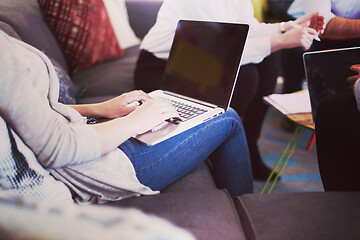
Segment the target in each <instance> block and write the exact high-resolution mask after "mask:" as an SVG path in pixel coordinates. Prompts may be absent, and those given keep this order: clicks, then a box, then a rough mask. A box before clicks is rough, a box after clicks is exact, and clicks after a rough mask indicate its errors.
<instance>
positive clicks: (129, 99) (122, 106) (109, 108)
mask: <svg viewBox="0 0 360 240" xmlns="http://www.w3.org/2000/svg"><path fill="white" fill-rule="evenodd" d="M150 99H151V97H150V96H149V95H148V94H146V93H145V92H143V91H141V90H135V91H131V92H128V93H124V94H122V95H120V96H118V97H115V98H113V99H110V100H108V101H105V102H102V103H100V104H99V109H100V110H101V112H102V113H101V115H102V117H106V118H118V117H123V116H126V115H128V114H129V113H131V112H132V111H134V110H135V109H136V108H137V107H138V106H137V105H138V104H136V105H133V106H128V105H129V104H131V103H137V102H146V101H148V100H150Z"/></svg>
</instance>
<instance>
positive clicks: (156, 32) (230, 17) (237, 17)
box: [140, 0, 279, 65]
mask: <svg viewBox="0 0 360 240" xmlns="http://www.w3.org/2000/svg"><path fill="white" fill-rule="evenodd" d="M180 19H187V20H200V21H219V22H234V23H243V24H249V25H250V31H249V35H248V39H247V42H246V46H245V50H244V54H243V57H242V65H245V64H248V63H259V62H261V61H262V60H263V59H264V58H265V57H267V56H268V55H270V53H271V43H270V36H272V35H275V34H278V33H279V28H278V26H277V25H276V24H265V23H259V21H258V20H257V19H256V18H255V17H254V8H253V6H252V3H251V1H250V0H236V1H235V0H221V1H218V0H196V1H193V0H166V1H164V3H163V5H162V6H161V8H160V10H159V13H158V16H157V20H156V23H155V25H154V26H153V27H152V28H151V29H150V31H149V33H148V34H147V35H146V36H145V38H144V39H143V41H142V43H141V46H140V48H141V49H144V50H146V51H149V52H151V53H153V54H154V55H155V56H156V57H157V58H161V59H168V57H169V52H170V48H171V44H172V40H173V38H174V35H175V30H176V25H177V23H178V21H179V20H180Z"/></svg>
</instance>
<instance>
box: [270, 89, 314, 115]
mask: <svg viewBox="0 0 360 240" xmlns="http://www.w3.org/2000/svg"><path fill="white" fill-rule="evenodd" d="M264 100H265V101H266V102H268V103H269V104H270V105H272V106H273V107H275V108H276V109H277V110H279V111H280V112H281V113H282V114H284V115H288V114H296V113H310V112H311V104H310V97H309V91H308V90H307V89H306V90H302V91H299V92H295V93H288V94H271V95H269V96H266V97H264Z"/></svg>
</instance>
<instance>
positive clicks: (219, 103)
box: [135, 20, 249, 145]
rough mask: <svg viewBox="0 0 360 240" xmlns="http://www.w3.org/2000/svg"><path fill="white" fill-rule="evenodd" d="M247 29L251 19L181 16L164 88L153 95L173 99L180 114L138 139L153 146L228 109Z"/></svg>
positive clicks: (168, 100)
mask: <svg viewBox="0 0 360 240" xmlns="http://www.w3.org/2000/svg"><path fill="white" fill-rule="evenodd" d="M248 30H249V26H248V25H246V24H233V23H220V22H206V21H188V20H180V21H179V23H178V25H177V29H176V32H175V36H174V40H173V44H172V47H171V50H170V55H169V59H168V62H167V65H166V69H165V73H164V76H163V82H162V84H161V87H160V89H159V90H156V91H153V92H151V93H149V94H150V96H151V97H153V98H160V99H162V100H164V101H167V102H169V103H171V104H173V106H175V107H176V108H177V109H178V112H179V114H180V118H181V119H180V121H176V122H174V123H169V122H166V123H164V125H165V126H161V127H160V128H159V129H157V128H155V129H152V130H150V131H148V132H146V133H144V134H141V135H137V136H135V138H136V139H138V140H140V141H142V142H144V143H146V144H148V145H154V144H156V143H159V142H161V141H163V140H165V139H168V138H170V137H172V136H175V135H177V134H179V133H181V132H183V131H186V130H188V129H190V128H192V127H194V126H196V125H198V124H201V123H203V122H206V121H208V120H210V119H212V118H214V117H216V116H218V115H220V114H222V113H224V112H225V111H226V110H227V109H228V108H229V106H230V102H231V98H232V94H233V91H234V87H235V84H236V79H237V76H238V74H239V69H240V61H241V56H242V53H243V50H244V45H245V41H246V38H247V34H248ZM181 105H185V106H184V107H183V109H181Z"/></svg>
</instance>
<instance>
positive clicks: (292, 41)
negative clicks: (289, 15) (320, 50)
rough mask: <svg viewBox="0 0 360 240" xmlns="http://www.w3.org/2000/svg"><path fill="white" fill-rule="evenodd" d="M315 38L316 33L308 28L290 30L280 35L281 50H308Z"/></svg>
mask: <svg viewBox="0 0 360 240" xmlns="http://www.w3.org/2000/svg"><path fill="white" fill-rule="evenodd" d="M315 36H317V32H316V31H315V30H314V29H312V28H309V27H298V28H292V29H290V30H289V31H287V32H286V33H284V34H281V35H280V37H282V38H283V39H282V41H283V44H284V45H283V48H293V47H303V49H304V50H308V49H309V48H310V47H311V45H312V43H313V40H314V37H315Z"/></svg>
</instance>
